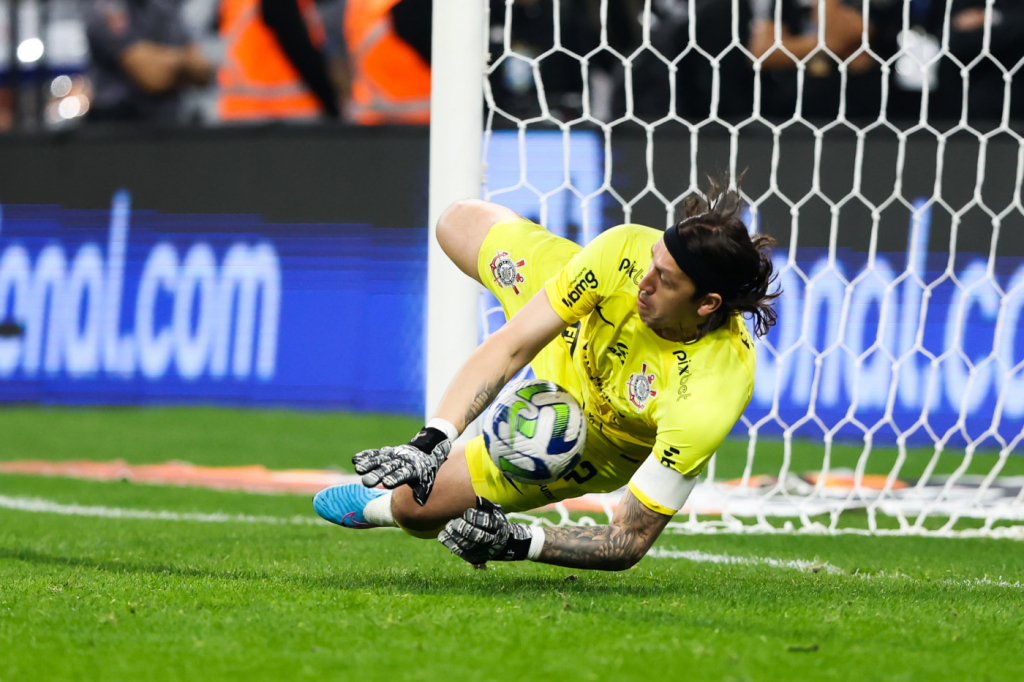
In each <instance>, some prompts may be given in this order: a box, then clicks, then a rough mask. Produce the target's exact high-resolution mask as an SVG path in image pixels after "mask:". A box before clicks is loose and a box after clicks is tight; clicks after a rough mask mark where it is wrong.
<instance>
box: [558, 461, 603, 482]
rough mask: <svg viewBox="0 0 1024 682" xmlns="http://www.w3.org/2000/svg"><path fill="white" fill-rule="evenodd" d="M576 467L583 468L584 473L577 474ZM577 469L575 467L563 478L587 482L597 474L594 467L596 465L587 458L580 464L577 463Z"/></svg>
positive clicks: (564, 479)
mask: <svg viewBox="0 0 1024 682" xmlns="http://www.w3.org/2000/svg"><path fill="white" fill-rule="evenodd" d="M576 469H582V470H583V474H582V475H581V474H577V473H576ZM576 469H573V470H572V471H570V472H569V473H567V474H566V475H565V476H563V477H562V480H563V481H571V482H573V483H586V482H587V481H589V480H590V479H592V478H593V477H594V476H597V469H596V468H594V465H593V464H591V463H590V462H588V461H587V460H582V461H581V462H580V463H579V464H577V465H576Z"/></svg>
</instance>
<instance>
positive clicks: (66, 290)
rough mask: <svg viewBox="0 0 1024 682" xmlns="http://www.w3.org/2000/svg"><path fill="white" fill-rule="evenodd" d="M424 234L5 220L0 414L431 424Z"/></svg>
mask: <svg viewBox="0 0 1024 682" xmlns="http://www.w3.org/2000/svg"><path fill="white" fill-rule="evenodd" d="M425 259H426V231H425V230H416V229H374V228H372V227H370V226H368V225H310V224H299V225H284V224H265V223H263V222H262V221H261V220H260V219H259V218H258V217H256V216H246V215H169V214H161V213H158V212H155V211H144V210H143V211H139V210H136V211H132V209H131V195H130V194H129V192H128V191H126V190H122V191H119V192H117V194H115V196H114V197H113V201H112V206H111V209H110V210H109V211H99V210H66V209H61V208H59V207H53V206H5V207H3V209H2V215H0V319H9V320H13V321H14V322H16V323H17V324H19V325H20V326H22V327H23V329H24V333H23V334H22V335H20V336H14V337H9V338H0V399H2V400H5V401H35V402H44V403H45V402H55V403H113V404H118V403H161V404H168V403H170V404H175V403H217V404H234V405H239V404H241V405H245V404H251V405H291V406H306V407H339V408H347V409H355V410H368V411H382V412H408V413H419V412H420V411H421V410H422V404H423V397H422V388H421V387H422V381H423V359H422V354H421V352H420V349H421V348H422V336H423V320H422V315H423V310H424V286H423V283H424V265H425Z"/></svg>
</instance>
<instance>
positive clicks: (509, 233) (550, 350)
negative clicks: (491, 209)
mask: <svg viewBox="0 0 1024 682" xmlns="http://www.w3.org/2000/svg"><path fill="white" fill-rule="evenodd" d="M581 248H582V247H580V246H579V244H576V243H574V242H571V241H569V240H568V239H563V238H561V237H556V236H555V235H553V234H551V233H550V232H548V231H547V230H546V229H544V228H543V227H541V226H540V225H537V224H536V223H533V222H531V221H529V220H526V219H524V218H519V219H513V220H505V221H502V222H499V223H497V224H495V225H494V226H493V227H491V230H490V232H488V233H487V237H486V238H485V239H484V242H483V244H482V245H481V247H480V254H479V255H478V256H477V270H478V272H479V274H480V281H482V282H483V283H484V286H486V287H487V288H488V290H490V292H491V293H492V294H494V296H495V297H496V298H497V299H498V301H499V302H500V303H501V307H502V309H503V310H504V312H505V319H508V318H510V317H512V316H513V315H515V314H516V313H517V312H519V310H520V309H521V308H522V307H523V306H524V305H526V302H527V301H529V300H530V298H531V297H532V296H533V295H534V294H536V293H537V292H538V291H540V290H541V289H543V288H544V284H545V283H546V282H547V281H548V280H549V279H550V278H552V277H554V276H555V274H557V273H558V271H559V270H561V269H562V267H563V266H564V265H565V264H566V263H568V262H569V260H570V259H571V258H572V257H573V256H575V255H576V254H577V253H578V252H579V251H580V250H581ZM577 329H578V326H575V325H574V326H571V327H569V328H568V329H566V330H565V332H563V333H562V335H561V336H559V337H558V338H556V339H555V340H554V341H552V342H551V343H549V344H548V345H547V346H545V347H544V349H543V350H541V352H540V353H538V354H537V356H536V357H535V358H534V359H533V361H532V362H531V363H530V365H531V367H532V368H533V373H534V374H535V375H536V376H537V378H538V379H546V380H548V381H553V382H555V383H556V384H558V385H559V386H561V387H562V388H564V389H565V390H567V391H569V393H570V394H572V396H573V397H574V398H576V401H577V402H578V403H580V404H581V405H582V404H583V398H582V396H583V393H582V390H581V384H580V381H581V379H580V377H579V376H578V375H577V373H576V370H575V369H574V368H573V363H572V356H571V354H570V353H571V350H570V349H571V348H572V346H573V344H574V343H575V341H576V330H577ZM587 419H588V428H587V446H586V449H585V450H584V453H583V458H582V460H581V461H580V463H579V464H578V465H576V468H575V469H573V470H572V471H571V472H569V474H568V475H566V476H565V477H563V478H561V479H559V480H558V481H555V482H554V483H550V484H547V485H525V484H521V483H516V482H513V481H510V480H508V479H507V478H505V476H504V474H502V472H501V470H499V469H498V467H497V466H496V465H495V464H494V462H492V461H491V457H490V455H489V454H488V453H487V449H486V448H485V447H484V439H483V436H478V437H477V438H474V439H473V440H471V441H470V442H469V443H467V444H466V462H467V464H468V465H469V473H470V476H471V477H472V480H473V489H474V490H475V491H476V494H477V495H480V496H481V497H485V498H487V499H488V500H490V501H492V502H496V503H498V504H500V505H501V506H502V507H503V508H504V509H505V510H506V511H526V510H528V509H536V508H537V507H542V506H544V505H546V504H550V503H552V502H558V501H561V500H565V499H569V498H572V497H579V496H580V495H583V494H584V493H588V492H608V491H611V490H617V489H618V488H621V487H622V486H623V485H625V484H626V483H627V482H628V481H629V479H630V477H631V476H632V475H633V472H634V471H636V469H637V467H639V466H640V464H641V462H642V461H643V460H644V459H645V458H646V456H647V455H648V454H649V453H650V448H649V447H647V448H642V447H641V448H638V447H637V446H635V445H633V446H626V447H627V448H628V449H627V450H626V451H624V448H623V445H622V444H619V445H616V444H613V443H612V442H611V441H609V440H608V439H607V438H606V437H605V436H603V435H602V434H601V433H600V431H599V430H598V428H596V426H595V425H596V421H595V420H596V418H595V417H594V415H592V414H587ZM641 450H642V452H641Z"/></svg>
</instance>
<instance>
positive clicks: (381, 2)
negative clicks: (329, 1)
mask: <svg viewBox="0 0 1024 682" xmlns="http://www.w3.org/2000/svg"><path fill="white" fill-rule="evenodd" d="M398 2H399V0H348V3H347V5H346V6H345V41H346V42H347V43H348V48H349V54H350V56H351V64H352V104H351V107H350V110H349V115H350V116H351V117H352V119H353V120H354V121H356V122H357V123H363V124H370V125H375V124H380V123H429V122H430V66H429V65H428V64H427V63H426V62H425V61H423V58H422V57H420V55H419V54H418V53H417V52H416V50H414V49H412V47H411V46H410V45H409V44H408V43H406V42H405V41H404V40H402V39H401V38H399V37H398V35H397V34H396V33H395V29H394V26H393V25H392V23H391V8H392V7H394V6H395V5H396V4H398Z"/></svg>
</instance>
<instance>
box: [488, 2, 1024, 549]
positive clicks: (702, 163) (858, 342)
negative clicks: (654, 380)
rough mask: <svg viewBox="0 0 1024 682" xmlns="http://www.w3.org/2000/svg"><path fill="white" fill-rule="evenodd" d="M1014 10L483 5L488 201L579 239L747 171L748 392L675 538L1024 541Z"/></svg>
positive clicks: (588, 506) (658, 211)
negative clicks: (759, 249)
mask: <svg viewBox="0 0 1024 682" xmlns="http://www.w3.org/2000/svg"><path fill="white" fill-rule="evenodd" d="M1001 4H1002V3H999V2H996V3H995V4H993V2H991V1H990V2H989V3H988V5H987V6H986V8H984V9H983V10H978V11H968V10H964V9H961V8H960V6H959V3H958V2H956V1H955V0H951V1H950V2H948V3H944V2H942V1H941V0H933V2H931V3H930V5H928V4H927V3H925V5H927V6H926V8H925V9H924V10H922V7H921V6H922V3H919V2H917V0H888V1H886V0H857V1H855V2H844V1H840V0H750V1H749V2H748V0H646V2H643V1H642V0H641V1H637V2H632V1H630V0H621V1H616V0H600V1H599V2H598V1H597V0H594V1H593V2H590V1H587V0H579V1H573V2H569V1H568V0H562V1H561V2H560V1H559V0H532V1H528V2H523V1H522V0H516V1H515V2H513V0H507V1H505V2H492V3H490V13H489V14H488V17H487V25H488V31H489V33H488V35H489V39H490V48H489V49H490V54H489V60H488V62H487V66H486V73H485V78H484V95H485V101H486V108H485V133H484V150H483V157H484V160H485V178H484V192H483V197H484V198H486V199H489V200H492V201H496V202H499V203H502V204H504V205H507V206H509V207H511V208H513V209H514V210H516V211H517V212H519V213H521V214H522V215H525V216H527V217H530V218H532V219H535V220H537V221H538V222H540V223H541V224H543V225H545V226H547V227H548V228H549V229H551V230H552V231H553V232H555V233H557V234H561V235H563V236H566V237H568V238H570V239H574V240H577V241H579V242H581V243H586V242H587V241H589V240H590V239H591V238H593V237H594V236H595V235H596V234H598V233H600V232H601V231H602V230H604V229H607V228H609V227H611V226H613V225H616V224H620V223H623V222H639V223H643V224H648V225H652V226H655V227H665V226H667V225H669V224H672V223H674V222H675V221H676V220H678V219H679V217H680V216H679V207H680V205H681V203H682V201H683V200H684V198H685V197H687V196H688V195H689V194H691V193H694V192H700V191H701V190H702V189H704V188H706V187H707V180H706V178H707V177H708V176H712V177H714V176H718V177H721V176H728V177H730V178H733V179H734V181H735V179H736V178H742V182H741V184H740V187H741V191H742V194H743V196H744V197H745V198H746V200H747V202H748V204H749V215H748V223H749V226H750V229H751V231H752V232H753V231H760V232H762V233H765V234H769V235H772V236H773V237H775V238H776V239H777V240H778V246H777V247H776V249H775V252H774V261H775V265H776V268H777V270H778V271H779V273H780V274H779V280H778V281H779V284H780V285H781V287H782V289H783V290H784V295H783V296H782V297H781V299H779V301H778V302H777V310H778V313H779V323H778V325H777V326H776V327H775V328H774V329H773V330H772V332H771V333H770V334H769V335H768V336H767V337H766V338H764V339H761V340H760V341H759V343H758V347H757V350H758V354H757V362H758V369H757V378H756V388H755V395H754V397H753V399H752V401H751V404H750V407H749V408H748V410H747V412H746V413H745V415H744V417H743V418H742V420H741V422H740V423H739V424H738V425H737V428H736V429H735V430H734V432H733V434H732V436H731V437H730V439H729V440H727V441H726V443H725V444H724V445H723V446H722V448H721V449H720V450H719V452H718V453H717V455H716V456H715V458H713V459H712V461H711V463H710V465H709V466H708V467H707V470H706V472H705V474H704V475H703V476H702V479H701V482H700V484H699V485H698V486H697V487H696V488H695V490H694V492H693V494H692V495H691V497H690V500H689V502H688V504H687V506H686V508H684V510H683V511H682V512H681V514H680V516H678V517H677V519H676V522H674V523H673V524H672V526H670V527H671V528H675V529H680V530H685V531H699V532H712V531H722V530H724V531H740V530H742V531H753V532H866V533H903V534H923V533H937V534H983V535H1010V536H1016V537H1021V536H1022V535H1024V534H1022V532H1021V530H1022V526H1021V525H1020V524H1021V523H1022V522H1024V466H1021V465H1022V463H1024V458H1021V452H1020V445H1021V441H1022V439H1024V317H1022V313H1024V204H1022V201H1021V184H1022V180H1024V144H1022V142H1024V138H1022V137H1021V134H1020V131H1021V130H1022V129H1024V128H1022V127H1021V126H1020V125H1019V124H1018V123H1017V122H1016V121H1015V118H1016V116H1017V115H1024V108H1022V110H1021V111H1018V110H1017V108H1016V106H1017V104H1018V102H1017V100H1018V96H1019V95H1020V94H1024V93H1018V89H1017V87H1016V83H1017V82H1018V81H1019V80H1020V79H1018V78H1017V76H1018V71H1019V69H1020V68H1021V66H1022V63H1024V62H1022V58H1024V54H1017V53H1016V52H1015V50H1018V49H1020V48H1018V47H1017V44H1021V43H1022V41H1024V35H1020V36H1017V40H1016V41H1014V40H1012V38H1013V36H1012V35H1010V36H1009V38H1008V36H1007V32H1008V31H1011V30H1016V29H1015V28H1014V27H1015V26H1016V24H1015V23H1014V21H1015V19H1014V17H1013V16H1010V15H1011V14H1012V13H1013V12H1015V11H1016V10H1015V9H1014V8H1009V9H1006V10H1005V11H1004V10H1002V9H1001V8H1000V5H1001ZM979 11H980V15H979V14H978V12H979ZM1021 90H1022V91H1024V88H1022V89H1021ZM481 310H482V313H483V320H484V325H483V326H484V332H485V333H486V332H487V330H488V329H493V327H494V326H495V325H498V324H500V323H501V312H500V308H495V307H493V304H492V303H488V302H487V301H486V300H484V301H483V302H482V304H481ZM616 499H617V497H616V494H608V495H604V496H593V497H589V498H585V499H583V500H580V501H577V502H575V503H571V504H568V505H559V507H558V509H557V511H558V512H559V519H560V520H559V521H558V522H560V523H592V522H604V521H605V518H604V517H603V514H611V513H612V510H613V507H614V503H615V501H616ZM537 518H538V519H539V518H540V517H537ZM538 522H541V521H539V520H538ZM543 522H548V520H547V519H546V520H544V521H543Z"/></svg>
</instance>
